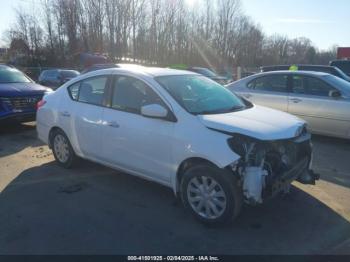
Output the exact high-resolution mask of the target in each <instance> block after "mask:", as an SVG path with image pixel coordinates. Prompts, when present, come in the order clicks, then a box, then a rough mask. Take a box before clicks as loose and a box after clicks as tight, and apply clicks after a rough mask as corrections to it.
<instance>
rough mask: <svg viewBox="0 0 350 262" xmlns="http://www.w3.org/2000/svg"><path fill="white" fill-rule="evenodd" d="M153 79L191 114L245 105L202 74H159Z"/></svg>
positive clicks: (214, 111) (227, 109)
mask: <svg viewBox="0 0 350 262" xmlns="http://www.w3.org/2000/svg"><path fill="white" fill-rule="evenodd" d="M155 79H156V81H157V82H158V83H159V84H160V85H161V86H163V87H164V88H165V89H166V90H167V91H168V92H169V93H170V94H171V95H172V97H174V99H175V100H176V101H177V102H178V103H179V104H180V105H181V106H182V107H183V108H185V109H186V110H187V111H188V112H189V113H191V114H196V115H198V114H220V113H228V112H233V111H237V110H242V109H244V108H245V107H246V106H245V104H244V102H243V101H242V100H241V99H240V98H238V97H237V96H236V95H234V94H233V93H231V92H230V91H229V90H227V89H226V88H225V87H223V86H222V85H220V84H218V83H216V82H214V81H212V80H210V79H208V78H206V77H204V76H198V75H177V76H160V77H156V78H155Z"/></svg>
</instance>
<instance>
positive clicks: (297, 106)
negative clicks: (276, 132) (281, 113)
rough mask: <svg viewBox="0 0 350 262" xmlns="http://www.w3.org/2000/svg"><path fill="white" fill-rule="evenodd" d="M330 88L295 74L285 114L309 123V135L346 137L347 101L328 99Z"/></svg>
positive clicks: (319, 80)
mask: <svg viewBox="0 0 350 262" xmlns="http://www.w3.org/2000/svg"><path fill="white" fill-rule="evenodd" d="M332 90H336V88H334V87H333V86H331V85H329V84H328V83H326V82H325V81H323V80H321V79H318V78H316V77H312V76H307V75H301V74H294V75H293V76H292V92H291V93H290V96H289V101H288V112H289V113H291V114H294V115H297V116H299V117H301V118H303V119H305V120H306V121H307V122H308V125H309V128H310V129H311V131H312V132H315V133H320V134H324V135H335V136H343V137H346V136H349V116H348V114H349V113H348V112H349V102H348V101H345V100H344V99H343V98H341V97H339V98H334V97H330V95H329V94H330V91H332Z"/></svg>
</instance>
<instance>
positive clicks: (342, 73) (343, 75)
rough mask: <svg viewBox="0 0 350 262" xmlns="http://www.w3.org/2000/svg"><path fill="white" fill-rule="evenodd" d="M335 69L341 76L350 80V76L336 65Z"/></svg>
mask: <svg viewBox="0 0 350 262" xmlns="http://www.w3.org/2000/svg"><path fill="white" fill-rule="evenodd" d="M334 69H335V70H336V71H337V72H338V74H339V75H340V76H341V78H343V79H345V80H346V81H350V77H349V76H348V75H347V74H345V73H344V72H343V71H342V70H341V69H339V68H338V67H336V66H335V67H334Z"/></svg>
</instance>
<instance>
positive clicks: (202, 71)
mask: <svg viewBox="0 0 350 262" xmlns="http://www.w3.org/2000/svg"><path fill="white" fill-rule="evenodd" d="M193 71H195V72H197V73H199V74H201V75H204V76H207V77H215V76H216V74H215V73H214V72H213V71H211V70H209V69H208V68H193Z"/></svg>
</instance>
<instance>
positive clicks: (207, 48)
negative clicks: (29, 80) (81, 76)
mask: <svg viewBox="0 0 350 262" xmlns="http://www.w3.org/2000/svg"><path fill="white" fill-rule="evenodd" d="M5 38H6V41H7V43H8V45H9V56H10V59H14V58H16V60H17V62H18V63H26V64H27V65H31V66H38V65H40V66H70V67H72V66H78V63H79V61H78V59H77V56H78V55H79V54H80V53H82V52H92V53H100V54H104V55H106V56H107V57H108V59H109V60H110V61H111V62H118V61H121V60H122V59H123V58H126V57H127V58H131V59H132V60H135V61H142V62H143V63H146V64H157V65H163V66H167V65H171V64H186V65H197V66H206V67H212V68H232V67H234V66H243V67H257V66H261V65H272V64H291V63H313V64H327V63H328V62H329V60H331V59H333V58H335V56H336V50H335V48H331V49H330V50H328V51H319V50H318V49H317V48H316V47H315V46H314V45H313V44H312V42H311V40H309V39H307V38H297V39H289V38H287V37H285V36H283V35H273V36H267V35H265V34H264V32H263V31H262V29H261V27H260V26H259V25H258V24H256V23H255V22H254V21H253V20H252V19H251V18H249V17H248V16H246V15H245V14H244V11H243V9H242V5H241V2H240V0H198V1H197V2H196V4H195V6H193V7H190V6H189V5H188V4H187V2H186V0H39V1H33V5H32V7H31V8H29V9H28V8H27V9H23V8H17V9H16V22H15V24H14V25H13V26H12V27H11V28H9V30H8V31H7V32H6V34H5Z"/></svg>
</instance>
